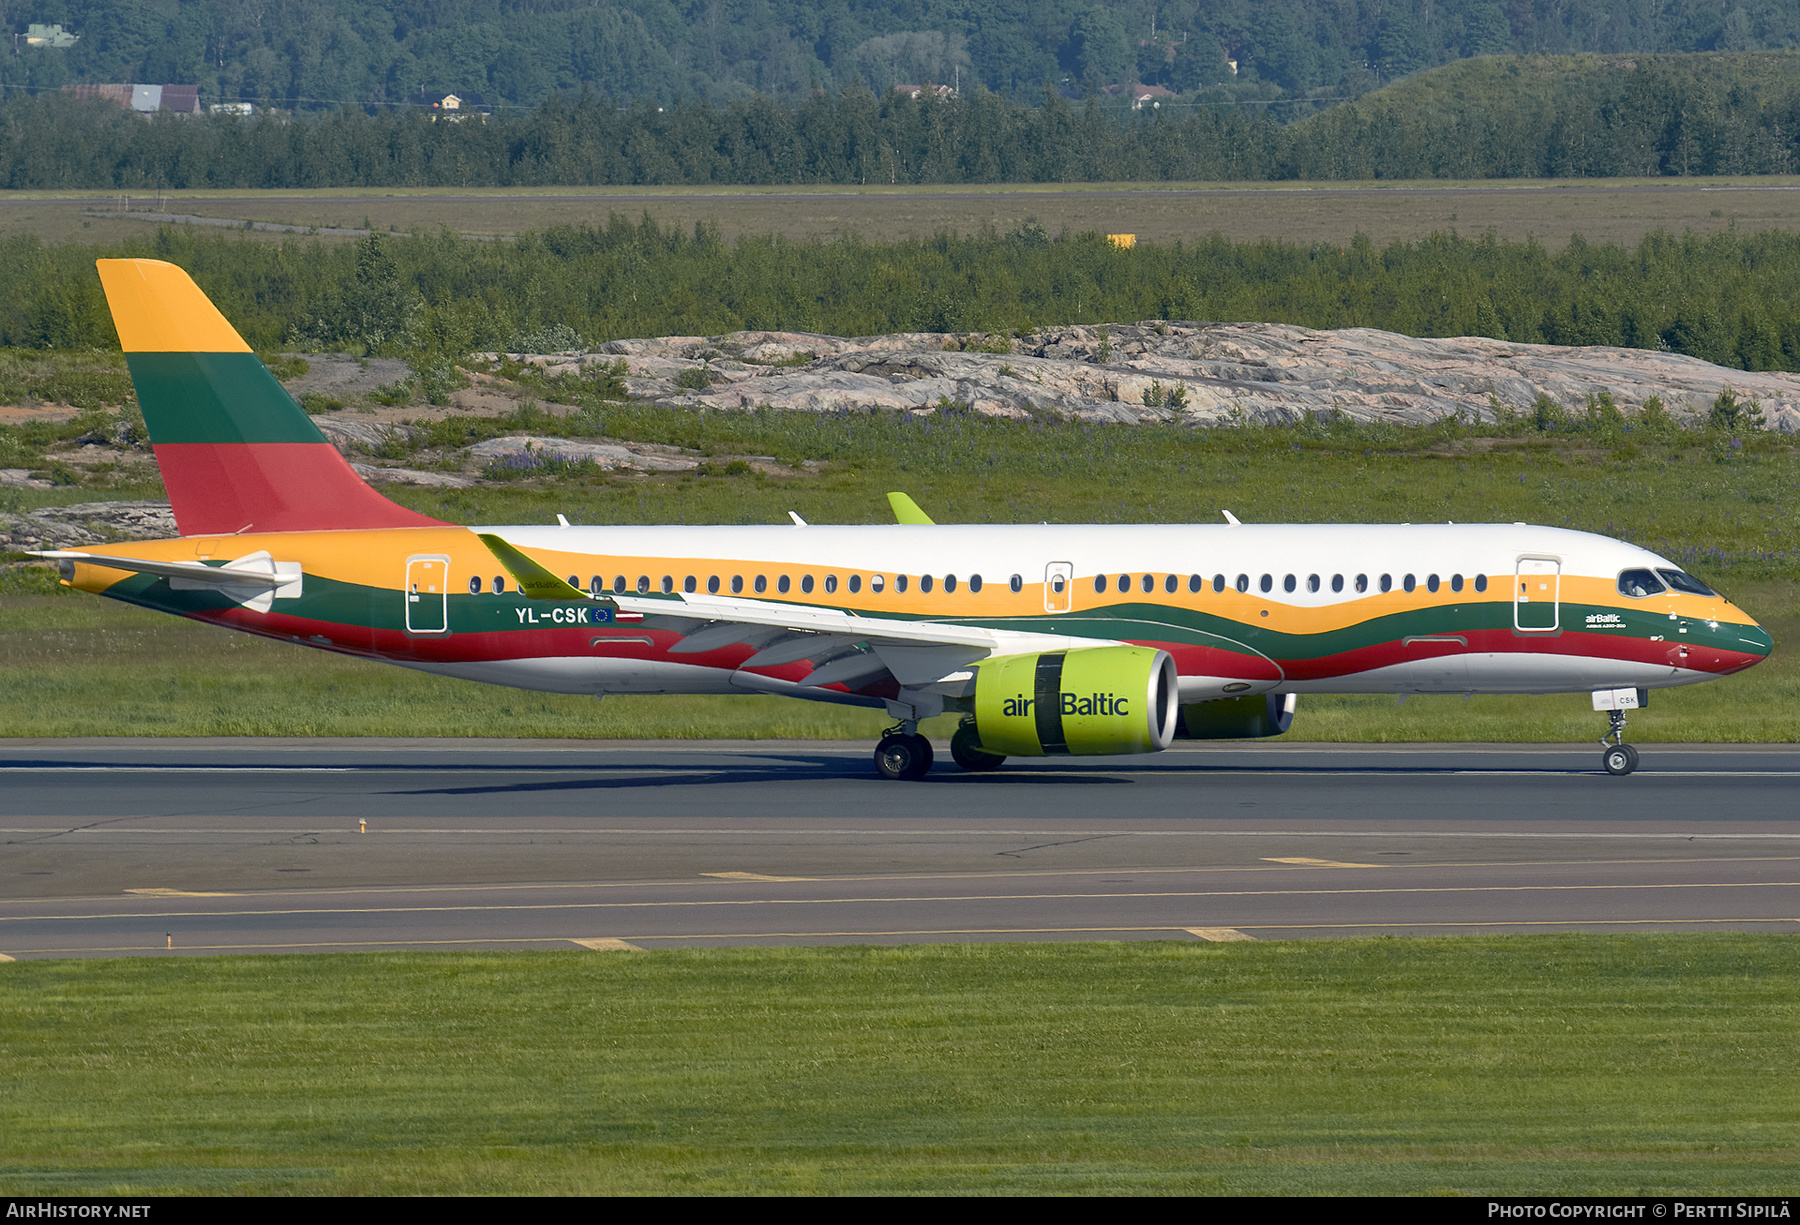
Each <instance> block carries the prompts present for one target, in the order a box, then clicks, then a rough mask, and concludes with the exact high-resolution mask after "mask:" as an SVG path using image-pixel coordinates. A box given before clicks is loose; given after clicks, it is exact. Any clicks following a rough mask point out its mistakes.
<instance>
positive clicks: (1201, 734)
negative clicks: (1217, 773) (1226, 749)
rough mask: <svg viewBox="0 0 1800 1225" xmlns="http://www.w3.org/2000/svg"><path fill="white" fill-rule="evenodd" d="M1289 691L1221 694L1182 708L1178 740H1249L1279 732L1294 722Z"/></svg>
mask: <svg viewBox="0 0 1800 1225" xmlns="http://www.w3.org/2000/svg"><path fill="white" fill-rule="evenodd" d="M1297 696H1298V695H1296V694H1292V693H1259V694H1256V695H1254V696H1252V697H1244V698H1220V699H1218V700H1217V701H1214V702H1195V703H1193V704H1191V705H1188V706H1183V707H1182V708H1181V724H1180V726H1179V727H1177V728H1176V729H1175V738H1176V739H1177V740H1251V739H1254V738H1256V737H1258V736H1279V735H1281V734H1282V733H1283V732H1285V731H1287V729H1288V728H1289V727H1291V726H1293V722H1294V702H1295V699H1296V697H1297Z"/></svg>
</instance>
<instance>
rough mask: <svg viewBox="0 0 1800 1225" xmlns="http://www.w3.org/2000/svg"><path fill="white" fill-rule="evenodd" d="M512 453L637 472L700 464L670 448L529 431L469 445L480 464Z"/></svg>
mask: <svg viewBox="0 0 1800 1225" xmlns="http://www.w3.org/2000/svg"><path fill="white" fill-rule="evenodd" d="M515 455H536V456H539V457H542V458H544V459H560V460H563V461H565V462H567V463H581V462H582V461H584V460H585V461H588V462H590V463H592V464H593V465H594V466H595V467H597V468H601V469H604V470H608V471H611V470H615V469H625V470H628V471H637V472H685V471H689V470H691V469H694V468H698V467H699V466H700V461H699V460H698V459H695V458H692V457H690V456H686V455H682V454H680V453H679V452H676V451H675V450H674V448H654V449H652V448H650V447H646V446H642V445H637V444H634V445H632V446H629V447H628V446H623V445H621V444H619V443H609V442H588V441H585V440H583V439H578V438H540V437H537V436H536V435H532V434H509V435H508V436H506V437H505V438H490V439H488V440H487V441H486V442H478V443H476V444H475V445H474V446H472V447H470V448H469V457H470V458H471V459H474V460H476V461H478V462H480V463H483V464H491V463H494V462H496V461H497V460H502V459H506V458H508V457H509V456H515Z"/></svg>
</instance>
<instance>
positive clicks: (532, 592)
mask: <svg viewBox="0 0 1800 1225" xmlns="http://www.w3.org/2000/svg"><path fill="white" fill-rule="evenodd" d="M475 534H476V535H477V536H479V537H481V543H482V544H485V545H486V546H487V547H488V552H490V553H492V554H493V555H494V556H495V557H497V558H498V559H499V560H500V564H501V565H502V566H505V567H506V572H507V573H508V574H510V575H512V576H513V581H514V582H516V583H518V584H519V590H520V591H521V592H523V593H524V595H525V598H526V599H528V600H585V599H587V598H588V593H587V592H585V591H583V590H582V589H581V588H579V587H571V586H570V585H569V584H568V583H567V582H565V581H564V580H562V579H560V578H557V577H556V576H555V575H554V574H552V573H550V571H548V570H546V569H544V568H543V567H542V566H540V565H538V563H536V562H535V561H532V560H531V559H530V558H529V557H527V556H525V554H523V553H521V552H519V550H517V549H515V548H513V547H512V546H511V545H510V544H507V543H506V541H504V540H502V539H500V537H498V536H495V535H493V534H491V533H489V532H477V533H475Z"/></svg>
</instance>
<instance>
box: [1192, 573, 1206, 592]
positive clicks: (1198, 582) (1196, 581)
mask: <svg viewBox="0 0 1800 1225" xmlns="http://www.w3.org/2000/svg"><path fill="white" fill-rule="evenodd" d="M1204 586H1206V580H1205V579H1203V578H1201V577H1200V576H1199V575H1198V574H1190V575H1188V590H1189V591H1193V592H1198V591H1199V590H1200V589H1201V588H1202V587H1204Z"/></svg>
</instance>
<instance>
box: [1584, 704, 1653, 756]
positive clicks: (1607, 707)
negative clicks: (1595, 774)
mask: <svg viewBox="0 0 1800 1225" xmlns="http://www.w3.org/2000/svg"><path fill="white" fill-rule="evenodd" d="M1648 705H1650V691H1649V690H1648V689H1596V690H1594V709H1595V710H1598V711H1605V712H1606V717H1607V720H1608V724H1609V726H1608V727H1607V729H1606V735H1604V736H1602V737H1600V765H1601V766H1602V767H1603V768H1604V769H1605V770H1606V772H1607V773H1608V774H1630V773H1631V772H1632V771H1633V770H1635V769H1637V768H1638V751H1637V750H1636V749H1634V748H1632V747H1631V746H1630V745H1629V744H1626V743H1625V712H1626V711H1628V710H1642V709H1643V708H1644V707H1646V706H1648Z"/></svg>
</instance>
